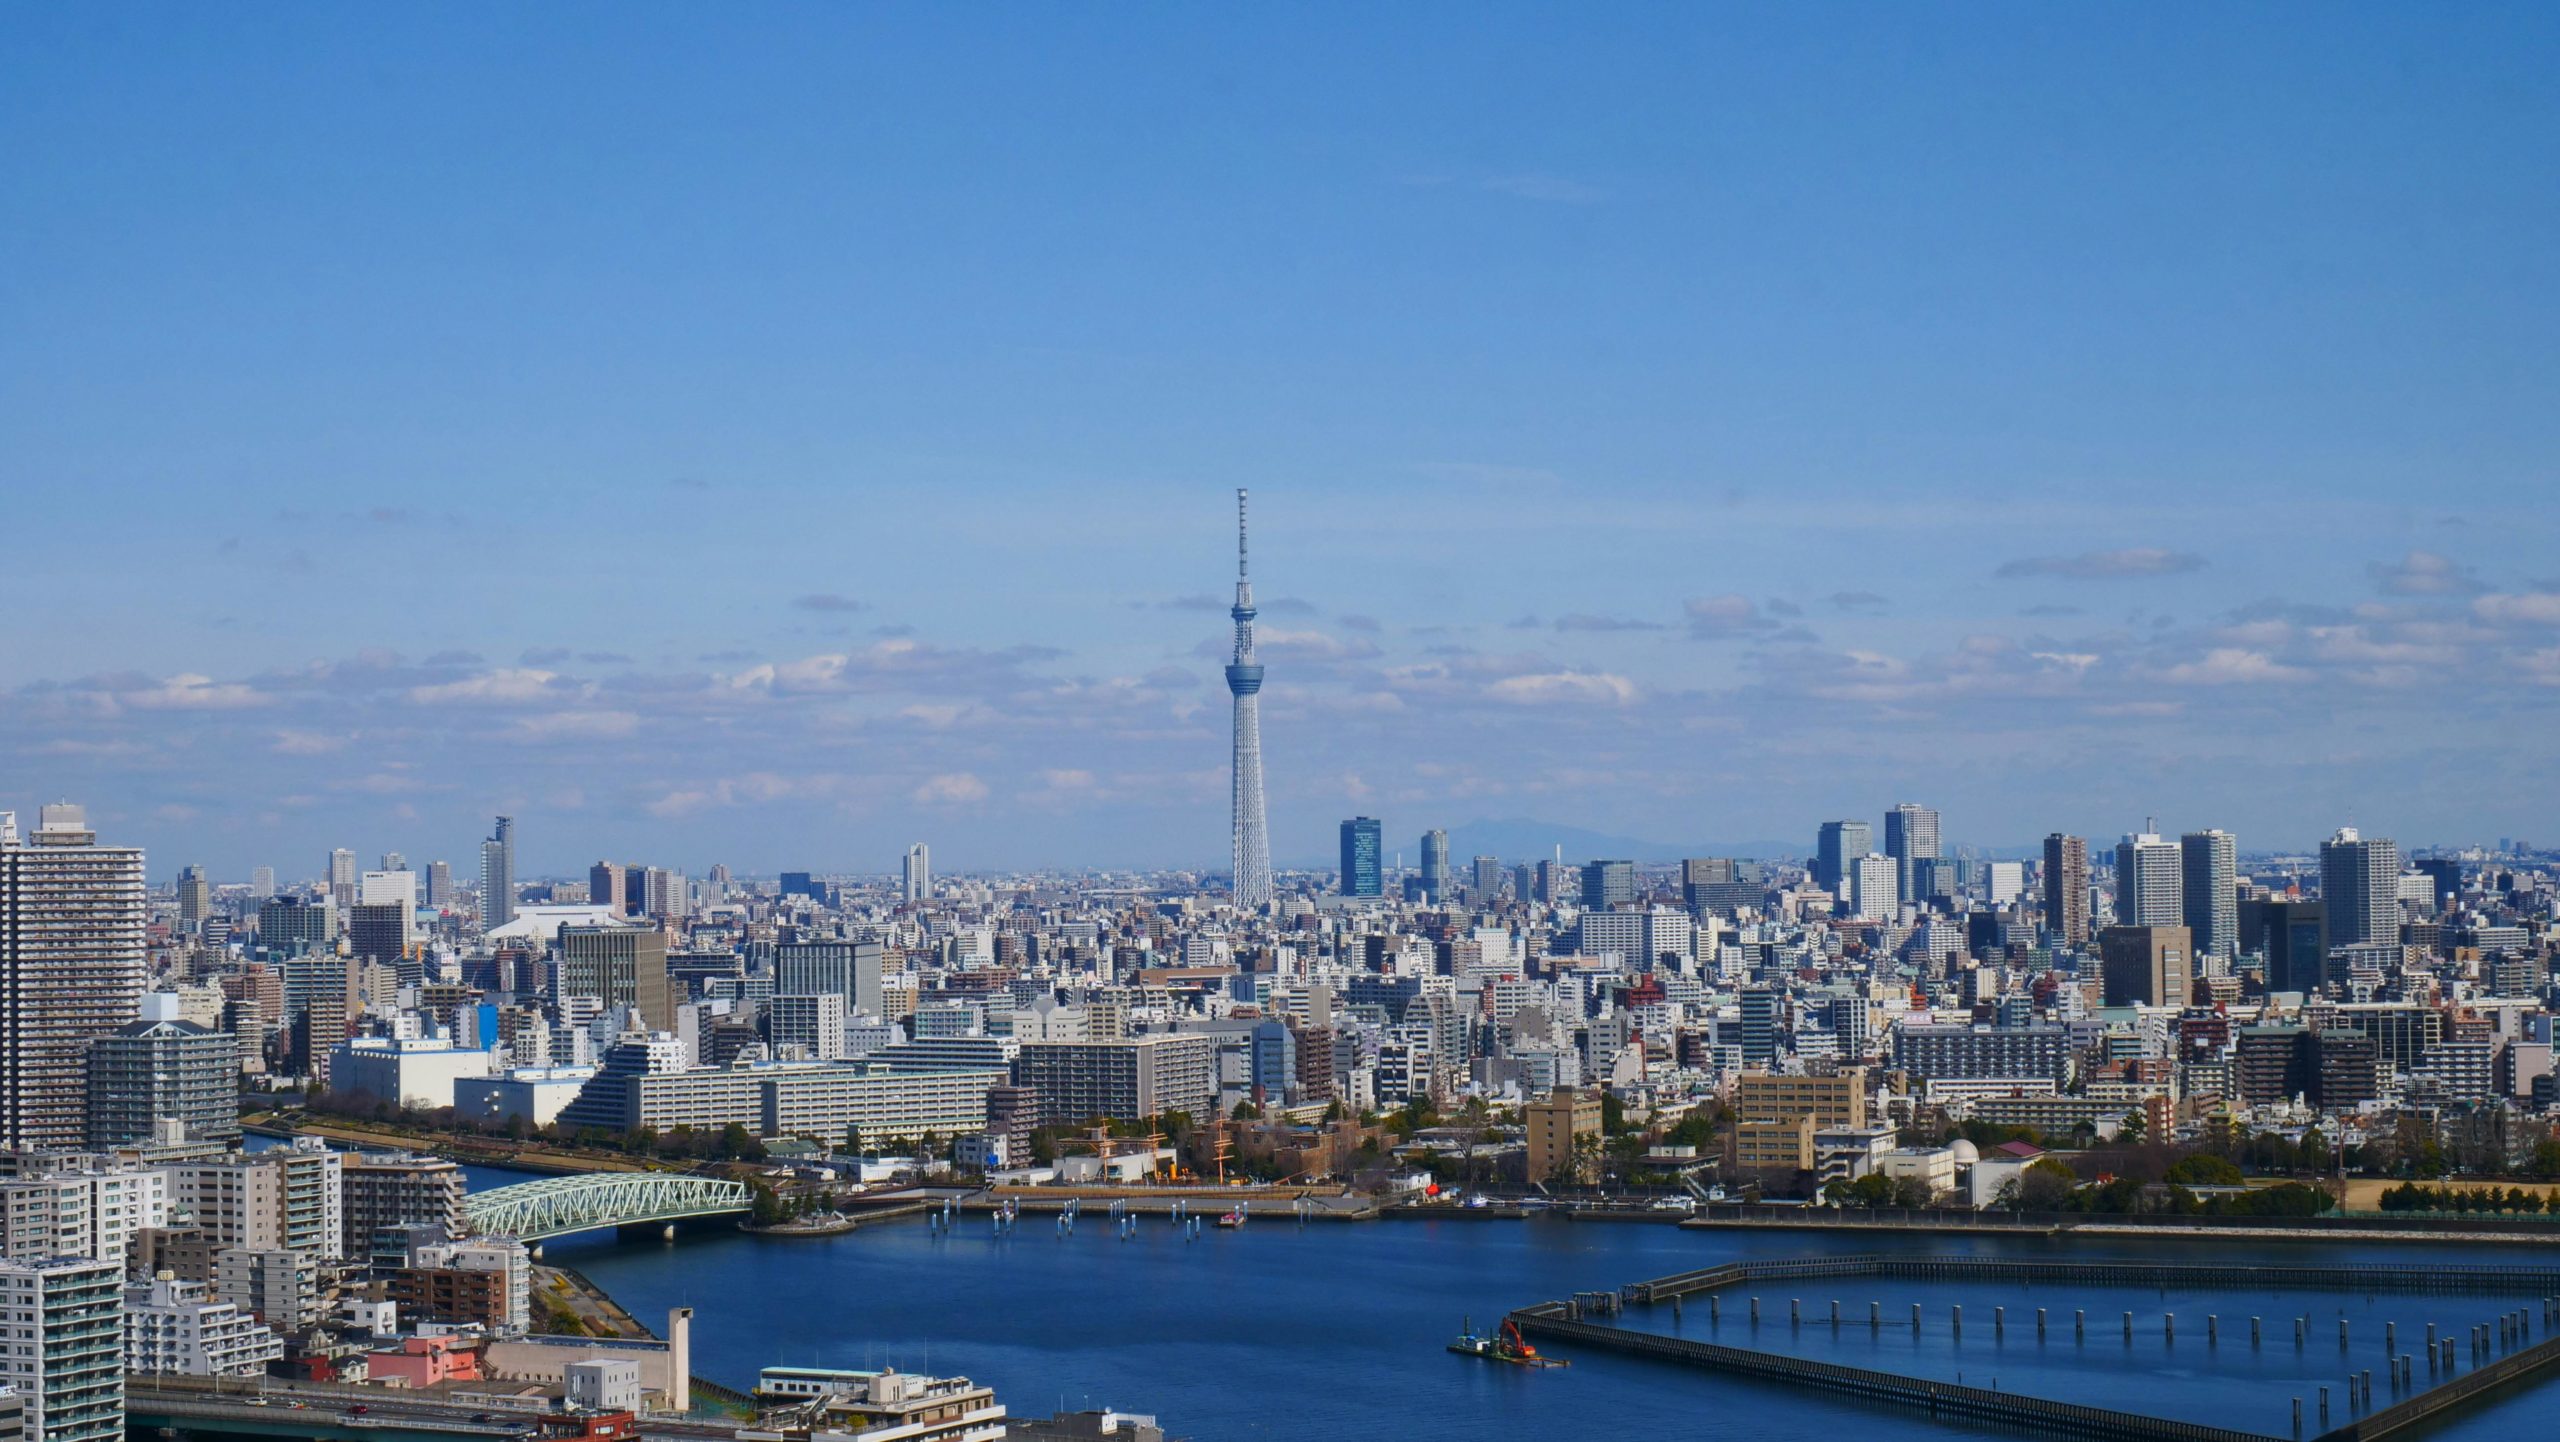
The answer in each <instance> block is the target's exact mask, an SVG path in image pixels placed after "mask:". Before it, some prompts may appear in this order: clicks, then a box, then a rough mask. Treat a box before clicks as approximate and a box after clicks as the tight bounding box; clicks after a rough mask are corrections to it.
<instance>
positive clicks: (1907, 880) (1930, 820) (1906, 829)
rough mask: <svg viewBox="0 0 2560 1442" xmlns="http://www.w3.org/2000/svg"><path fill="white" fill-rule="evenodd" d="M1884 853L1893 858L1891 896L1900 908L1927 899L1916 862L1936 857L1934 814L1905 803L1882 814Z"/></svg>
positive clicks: (1936, 838) (1935, 821)
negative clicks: (1921, 886)
mask: <svg viewBox="0 0 2560 1442" xmlns="http://www.w3.org/2000/svg"><path fill="white" fill-rule="evenodd" d="M1884 854H1885V855H1887V856H1889V857H1892V858H1893V876H1894V895H1895V897H1896V898H1897V899H1898V900H1899V901H1900V903H1901V904H1902V905H1905V906H1911V905H1917V904H1918V903H1920V902H1922V901H1924V900H1926V899H1927V897H1926V895H1925V894H1924V893H1923V892H1922V891H1921V889H1920V865H1919V864H1920V863H1921V862H1923V861H1933V860H1936V859H1937V855H1938V813H1937V812H1935V811H1932V810H1930V809H1929V808H1928V807H1926V806H1915V805H1913V804H1912V803H1910V802H1908V801H1905V802H1903V803H1902V804H1900V805H1898V806H1896V807H1894V808H1893V809H1892V810H1891V811H1888V812H1886V813H1885V817H1884Z"/></svg>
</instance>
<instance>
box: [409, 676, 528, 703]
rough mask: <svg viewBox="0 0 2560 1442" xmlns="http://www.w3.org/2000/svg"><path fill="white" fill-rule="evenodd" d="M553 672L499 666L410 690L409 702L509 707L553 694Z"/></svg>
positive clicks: (413, 687)
mask: <svg viewBox="0 0 2560 1442" xmlns="http://www.w3.org/2000/svg"><path fill="white" fill-rule="evenodd" d="M559 680H560V673H559V672H557V671H545V670H542V669H540V668H538V667H533V666H503V667H500V668H499V669H497V670H495V671H483V672H481V673H480V674H479V675H477V676H466V677H464V678H463V679H461V680H459V681H444V682H439V683H437V684H435V685H432V686H412V687H410V688H409V699H410V700H412V701H415V702H417V703H418V704H419V705H421V706H456V705H460V706H493V705H494V706H510V705H519V704H521V703H523V702H526V701H539V700H541V699H543V698H544V697H546V696H550V695H553V694H555V693H554V691H553V687H554V686H555V685H557V683H558V682H559Z"/></svg>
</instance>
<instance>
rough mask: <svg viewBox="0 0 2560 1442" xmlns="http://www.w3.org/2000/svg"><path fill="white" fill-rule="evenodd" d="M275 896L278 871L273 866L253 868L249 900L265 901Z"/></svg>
mask: <svg viewBox="0 0 2560 1442" xmlns="http://www.w3.org/2000/svg"><path fill="white" fill-rule="evenodd" d="M275 894H276V869H275V868H274V867H272V866H260V867H256V868H253V869H252V870H251V871H250V872H249V898H250V899H251V900H252V901H264V900H266V899H267V898H268V897H270V896H273V895H275Z"/></svg>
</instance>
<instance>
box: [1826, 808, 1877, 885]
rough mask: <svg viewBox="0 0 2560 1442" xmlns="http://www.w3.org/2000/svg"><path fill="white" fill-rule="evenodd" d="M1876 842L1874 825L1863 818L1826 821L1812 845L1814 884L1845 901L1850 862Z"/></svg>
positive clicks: (1865, 852)
mask: <svg viewBox="0 0 2560 1442" xmlns="http://www.w3.org/2000/svg"><path fill="white" fill-rule="evenodd" d="M1874 845H1875V829H1874V828H1873V827H1871V826H1869V825H1867V823H1865V822H1863V821H1826V822H1824V823H1822V835H1821V838H1820V839H1819V840H1817V841H1815V842H1814V845H1813V884H1814V885H1816V886H1819V887H1821V888H1822V889H1823V890H1825V891H1828V892H1830V893H1831V894H1832V895H1833V896H1836V897H1839V898H1840V899H1841V900H1843V901H1846V900H1848V899H1849V865H1850V863H1851V862H1854V861H1856V860H1857V859H1858V858H1859V857H1861V856H1864V855H1866V854H1867V852H1868V851H1869V850H1871V849H1872V848H1873V847H1874Z"/></svg>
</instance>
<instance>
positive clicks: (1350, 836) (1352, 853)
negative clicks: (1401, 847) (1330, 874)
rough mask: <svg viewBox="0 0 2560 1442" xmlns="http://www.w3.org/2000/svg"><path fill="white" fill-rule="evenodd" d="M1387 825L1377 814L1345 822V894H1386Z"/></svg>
mask: <svg viewBox="0 0 2560 1442" xmlns="http://www.w3.org/2000/svg"><path fill="white" fill-rule="evenodd" d="M1385 849H1386V828H1385V827H1384V826H1381V825H1380V824H1379V823H1378V821H1377V819H1376V818H1375V817H1370V816H1354V817H1352V818H1351V819H1350V820H1348V821H1346V822H1344V823H1342V894H1343V895H1345V896H1384V895H1386V891H1387V868H1386V861H1385V859H1384V852H1385Z"/></svg>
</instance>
